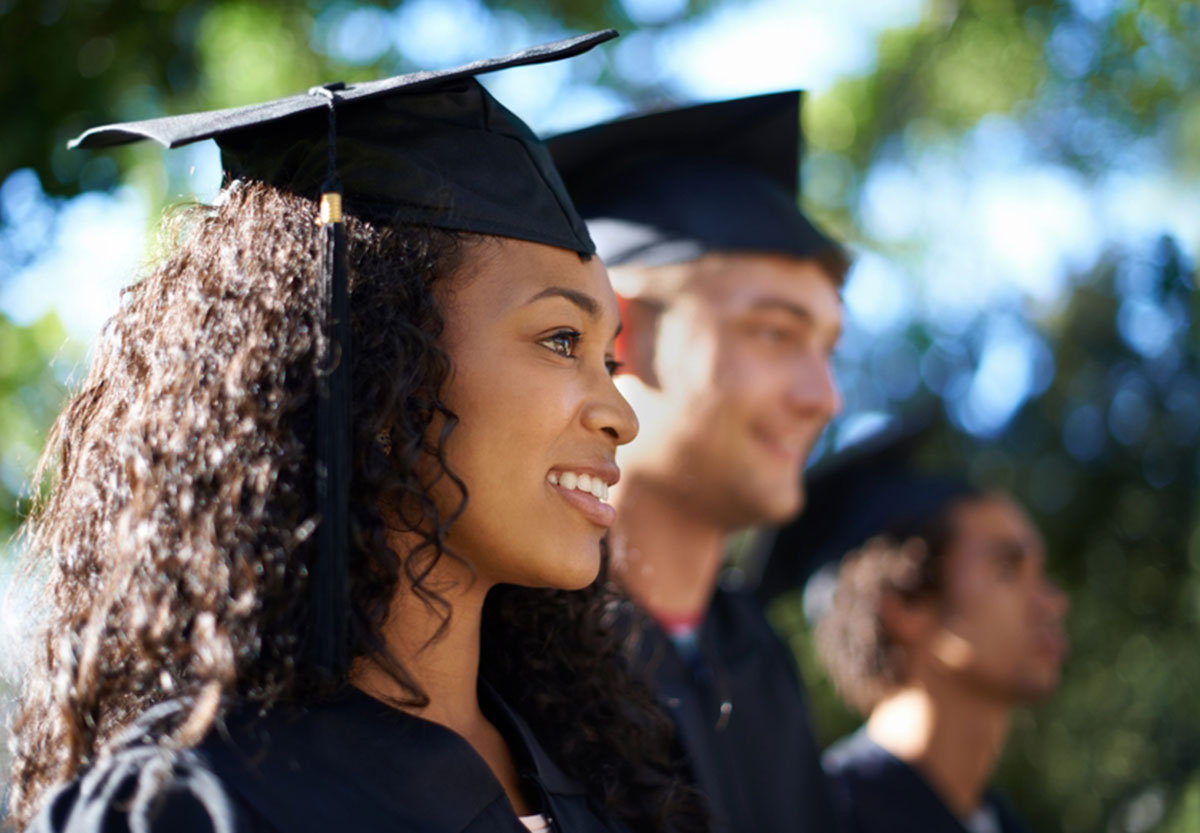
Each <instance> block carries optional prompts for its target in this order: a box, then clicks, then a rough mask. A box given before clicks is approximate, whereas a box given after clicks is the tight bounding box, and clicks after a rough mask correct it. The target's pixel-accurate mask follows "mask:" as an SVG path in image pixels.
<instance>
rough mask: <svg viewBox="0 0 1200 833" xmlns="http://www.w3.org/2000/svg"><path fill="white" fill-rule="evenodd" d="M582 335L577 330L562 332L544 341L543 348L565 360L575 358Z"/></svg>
mask: <svg viewBox="0 0 1200 833" xmlns="http://www.w3.org/2000/svg"><path fill="white" fill-rule="evenodd" d="M581 335H582V333H580V332H579V331H577V330H561V331H559V332H557V333H554V335H551V336H547V337H546V338H544V339H542V346H543V347H545V348H546V349H547V350H549V351H551V352H552V353H557V354H558V355H560V356H563V357H564V358H568V359H569V358H573V357H574V355H575V347H576V345H577V344H579V338H580V336H581Z"/></svg>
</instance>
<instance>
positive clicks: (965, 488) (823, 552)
mask: <svg viewBox="0 0 1200 833" xmlns="http://www.w3.org/2000/svg"><path fill="white" fill-rule="evenodd" d="M931 427H932V425H931V423H930V422H929V421H928V420H927V419H922V420H920V421H919V422H916V423H915V424H914V423H912V422H910V423H908V424H903V423H902V424H899V425H897V426H895V427H893V428H891V429H885V430H883V431H881V432H879V433H877V434H875V435H874V436H872V437H870V438H868V439H867V440H864V441H863V442H861V443H859V444H857V445H853V446H850V447H849V448H847V449H845V450H843V451H841V452H839V453H838V454H836V455H834V456H833V457H831V458H829V459H828V460H826V461H824V462H823V463H820V464H818V465H817V466H815V467H814V469H813V471H812V472H811V474H810V475H809V476H808V477H806V480H807V484H806V486H805V491H806V492H807V500H806V502H805V507H804V512H803V513H802V514H801V515H800V516H799V517H798V518H796V519H795V520H794V521H792V522H791V523H788V524H785V525H783V526H781V527H777V528H774V529H770V530H767V531H765V532H764V533H761V534H760V535H759V537H758V538H757V540H756V541H755V544H754V548H753V550H752V554H751V563H752V564H754V565H755V567H757V569H758V571H760V577H759V581H758V585H757V588H756V592H757V594H758V596H759V597H760V598H761V599H762V600H763V601H764V602H766V601H769V600H770V599H772V598H774V597H775V596H778V595H780V594H782V593H785V592H787V591H789V590H792V589H795V588H798V587H803V586H805V585H806V584H808V585H809V587H808V589H807V590H806V593H805V610H806V612H808V613H809V614H810V618H812V613H813V607H814V604H813V601H814V598H813V597H814V596H815V597H817V602H816V605H815V607H816V608H818V612H819V608H820V607H821V603H820V600H819V599H820V597H821V596H822V594H823V592H824V590H825V589H829V590H831V589H832V582H834V581H836V578H837V570H838V568H839V567H840V565H841V560H842V558H843V557H844V556H846V555H847V554H849V553H850V552H852V551H853V550H856V549H857V548H858V547H860V546H862V545H863V544H865V543H866V542H867V541H868V540H870V539H871V538H873V537H875V536H877V535H892V536H895V537H896V538H899V539H904V538H908V537H910V536H911V535H912V534H914V533H915V532H916V530H917V529H919V528H920V527H921V526H922V525H923V523H924V522H925V521H927V520H928V519H929V518H930V517H932V516H933V515H934V514H935V513H936V512H939V511H940V510H942V509H943V508H944V507H945V506H946V505H947V504H948V503H951V502H953V501H955V500H958V499H960V498H964V497H969V496H973V495H977V494H979V491H978V490H977V489H976V488H975V487H973V486H971V485H970V484H969V483H968V482H967V481H966V479H965V478H963V477H955V476H948V475H944V474H930V473H924V472H920V471H918V470H917V469H916V468H915V467H914V465H913V456H914V454H915V452H916V451H917V449H918V448H919V447H920V446H921V444H922V443H923V442H924V440H925V439H926V438H927V437H928V435H929V432H930V429H931ZM814 585H817V586H815V587H814Z"/></svg>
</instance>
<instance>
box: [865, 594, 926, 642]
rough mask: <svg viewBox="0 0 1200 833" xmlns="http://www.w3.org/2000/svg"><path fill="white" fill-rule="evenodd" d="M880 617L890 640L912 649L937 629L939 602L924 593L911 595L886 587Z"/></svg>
mask: <svg viewBox="0 0 1200 833" xmlns="http://www.w3.org/2000/svg"><path fill="white" fill-rule="evenodd" d="M879 618H880V621H881V622H882V623H883V627H884V629H885V631H886V632H887V635H888V636H889V637H890V638H891V640H892V641H893V642H895V643H896V644H898V645H902V646H903V647H904V648H905V649H906V650H908V651H909V652H911V651H912V649H913V648H914V647H917V646H919V645H921V644H922V643H924V642H927V641H928V640H929V639H930V638H931V637H932V636H933V633H934V631H935V630H936V629H937V610H936V605H935V604H934V600H933V599H932V598H929V597H928V596H924V595H923V596H919V597H917V598H915V599H910V598H905V597H904V596H902V595H901V594H900V593H898V592H896V591H895V590H885V591H884V592H883V596H882V598H880V600H879Z"/></svg>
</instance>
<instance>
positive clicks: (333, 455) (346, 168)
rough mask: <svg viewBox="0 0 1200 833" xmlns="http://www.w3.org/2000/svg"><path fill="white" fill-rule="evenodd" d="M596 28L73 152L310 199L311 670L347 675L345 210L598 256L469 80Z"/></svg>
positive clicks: (194, 117) (537, 156)
mask: <svg viewBox="0 0 1200 833" xmlns="http://www.w3.org/2000/svg"><path fill="white" fill-rule="evenodd" d="M616 34H617V33H616V32H614V31H612V30H606V31H602V32H594V33H592V34H588V35H580V36H578V37H574V38H569V39H566V40H562V41H557V42H555V43H550V44H545V45H542V46H537V47H533V48H530V49H526V50H524V51H521V52H517V53H514V54H512V55H507V56H505V57H500V58H489V59H486V60H481V61H476V62H474V63H470V64H466V65H464V66H460V67H456V68H454V69H447V70H441V71H436V72H414V73H410V74H408V75H399V76H396V77H394V78H388V79H384V80H379V81H372V82H368V83H362V84H345V83H341V82H337V83H332V84H325V85H322V86H318V87H313V88H311V89H309V90H308V91H307V92H304V93H299V94H296V95H291V96H288V97H286V98H281V99H278V100H276V101H269V102H266V103H262V104H254V105H250V106H246V107H234V108H230V109H225V110H212V111H208V112H203V113H193V114H189V115H181V116H169V117H166V118H159V119H150V120H148V121H139V122H129V123H125V124H111V125H105V126H103V127H95V128H92V129H91V130H88V131H86V132H84V133H83V134H81V135H80V136H79V137H78V138H76V139H74V140H73V141H72V142H71V143H70V145H69V146H70V147H73V148H76V147H78V148H103V147H108V146H112V145H120V144H125V143H127V142H135V141H139V140H142V139H151V140H153V141H156V142H158V143H159V144H161V145H163V146H164V147H168V148H175V147H180V146H181V145H186V144H190V143H192V142H197V141H200V140H203V139H215V140H216V142H217V145H218V147H220V149H221V164H222V167H223V168H224V171H225V174H226V177H227V179H230V180H231V179H254V180H261V181H264V182H267V183H270V184H271V185H274V186H276V187H278V188H281V189H284V190H287V191H291V192H293V193H296V194H300V195H302V196H305V197H309V198H311V199H313V200H317V199H318V198H319V199H320V219H319V223H320V224H321V225H322V226H323V232H322V234H323V245H324V254H323V259H322V260H323V263H322V268H321V274H320V275H319V276H318V278H319V279H320V280H321V281H322V285H323V289H324V292H325V298H326V304H325V310H324V312H325V319H326V320H325V322H324V329H325V334H326V337H325V344H326V345H327V346H326V349H325V350H324V351H323V353H324V355H323V357H322V362H323V365H324V366H325V368H326V370H325V371H324V372H322V373H320V374H319V378H320V385H319V388H318V390H319V397H318V413H317V454H316V473H317V484H316V485H317V501H318V510H319V512H320V518H321V522H320V524H319V525H318V527H317V553H316V555H315V557H314V559H313V562H312V563H311V565H310V568H309V577H308V586H309V592H310V594H311V601H312V607H313V623H312V627H313V633H312V634H311V637H310V640H309V647H310V650H309V653H310V655H311V656H310V659H311V660H312V661H313V662H314V663H315V664H316V665H317V666H319V667H321V668H323V669H325V670H327V671H328V672H330V673H332V674H333V675H335V676H337V675H339V674H340V673H342V672H343V671H344V670H345V669H346V667H347V666H348V657H347V654H346V633H347V631H346V624H347V620H348V612H347V604H348V595H347V575H346V570H347V566H346V559H347V553H346V550H347V545H348V541H349V517H348V514H349V488H350V460H351V456H352V448H351V440H352V437H351V427H350V426H351V423H350V373H349V368H350V366H351V362H350V349H351V344H350V315H349V299H348V291H347V277H346V262H345V261H346V256H345V231H344V226H343V222H342V218H343V211H345V212H347V213H350V214H358V215H361V216H365V217H368V218H373V219H377V220H399V221H401V222H408V223H414V224H421V225H429V226H434V227H438V228H444V229H450V230H456V231H467V232H476V233H479V234H489V235H498V236H503V237H515V238H518V239H521V240H529V241H533V242H536V243H545V244H548V245H551V246H557V247H560V248H564V249H569V250H574V251H577V252H579V253H580V254H583V255H591V254H593V253H594V252H595V246H594V245H593V243H592V240H591V238H590V237H589V236H588V231H587V226H586V225H585V224H584V222H583V219H582V218H581V217H580V215H579V214H578V213H577V212H576V211H575V209H574V206H573V205H572V203H571V199H570V197H569V196H568V195H567V191H566V188H565V187H564V185H563V182H562V180H561V178H560V177H559V175H558V173H557V171H556V170H555V168H554V163H553V161H552V160H551V158H550V154H549V152H548V151H547V150H546V148H545V146H544V145H543V144H542V143H541V142H540V141H539V140H538V139H537V137H536V136H535V135H534V134H533V132H532V131H531V130H530V129H529V127H528V126H527V125H526V124H525V123H524V122H522V121H521V120H520V119H519V118H518V117H517V116H515V115H514V114H513V113H511V112H510V111H509V110H507V109H506V108H505V107H504V106H503V105H501V104H500V103H499V102H498V101H496V99H495V98H493V97H492V96H491V95H490V94H489V93H488V92H487V90H486V89H484V87H483V86H482V85H481V84H480V83H479V82H478V81H477V80H476V78H475V76H477V75H480V74H482V73H485V72H494V71H497V70H501V69H507V68H509V67H517V66H525V65H529V64H538V63H545V62H548V61H556V60H559V59H562V58H567V57H571V56H573V55H578V54H580V53H583V52H586V51H587V50H589V49H591V48H592V47H594V46H596V45H597V44H599V43H602V42H604V41H607V40H610V39H611V38H614V37H616Z"/></svg>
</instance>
